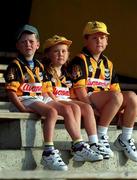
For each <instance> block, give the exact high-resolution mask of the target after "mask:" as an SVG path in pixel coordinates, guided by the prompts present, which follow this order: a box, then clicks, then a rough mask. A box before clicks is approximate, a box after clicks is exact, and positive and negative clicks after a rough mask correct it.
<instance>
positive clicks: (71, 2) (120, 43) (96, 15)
mask: <svg viewBox="0 0 137 180" xmlns="http://www.w3.org/2000/svg"><path fill="white" fill-rule="evenodd" d="M136 19H137V1H136V0H103V1H102V0H98V1H93V0H68V1H67V0H33V1H32V10H31V16H30V23H32V24H34V25H35V26H37V27H38V29H39V30H40V35H41V44H43V42H44V39H46V38H48V37H50V36H52V35H54V34H59V35H64V36H66V37H67V38H70V39H71V40H72V41H73V45H72V48H71V52H72V56H74V55H75V54H76V53H77V52H78V51H80V49H81V47H82V45H83V42H82V41H83V40H82V31H83V27H84V26H85V24H86V22H87V21H92V20H99V21H103V22H105V23H106V24H107V26H108V31H109V32H110V33H111V36H110V39H109V46H108V48H107V50H106V52H105V54H106V55H107V56H108V57H109V58H110V59H112V60H113V62H114V64H115V68H116V70H117V72H118V73H119V74H121V75H126V76H129V77H136V78H137V23H136ZM41 47H42V46H41ZM40 51H41V49H40Z"/></svg>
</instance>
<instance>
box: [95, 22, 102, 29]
mask: <svg viewBox="0 0 137 180" xmlns="http://www.w3.org/2000/svg"><path fill="white" fill-rule="evenodd" d="M96 28H101V26H100V24H99V23H97V22H94V23H93V29H96Z"/></svg>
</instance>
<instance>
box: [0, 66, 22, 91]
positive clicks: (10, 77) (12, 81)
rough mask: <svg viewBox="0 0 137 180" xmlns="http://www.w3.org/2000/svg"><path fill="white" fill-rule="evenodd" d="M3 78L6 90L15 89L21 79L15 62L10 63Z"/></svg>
mask: <svg viewBox="0 0 137 180" xmlns="http://www.w3.org/2000/svg"><path fill="white" fill-rule="evenodd" d="M4 78H5V81H6V84H5V88H6V89H7V90H13V91H17V89H18V88H19V86H20V79H21V74H20V69H19V67H18V66H17V65H16V64H15V63H11V64H10V65H9V66H8V68H7V70H6V72H5V74H4Z"/></svg>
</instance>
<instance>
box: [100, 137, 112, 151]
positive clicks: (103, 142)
mask: <svg viewBox="0 0 137 180" xmlns="http://www.w3.org/2000/svg"><path fill="white" fill-rule="evenodd" d="M100 144H104V145H105V147H106V148H110V145H109V143H108V136H107V135H103V136H102V137H101V139H100Z"/></svg>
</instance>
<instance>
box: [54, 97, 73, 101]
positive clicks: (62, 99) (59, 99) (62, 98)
mask: <svg viewBox="0 0 137 180" xmlns="http://www.w3.org/2000/svg"><path fill="white" fill-rule="evenodd" d="M57 100H58V101H72V99H70V98H64V97H57Z"/></svg>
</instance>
